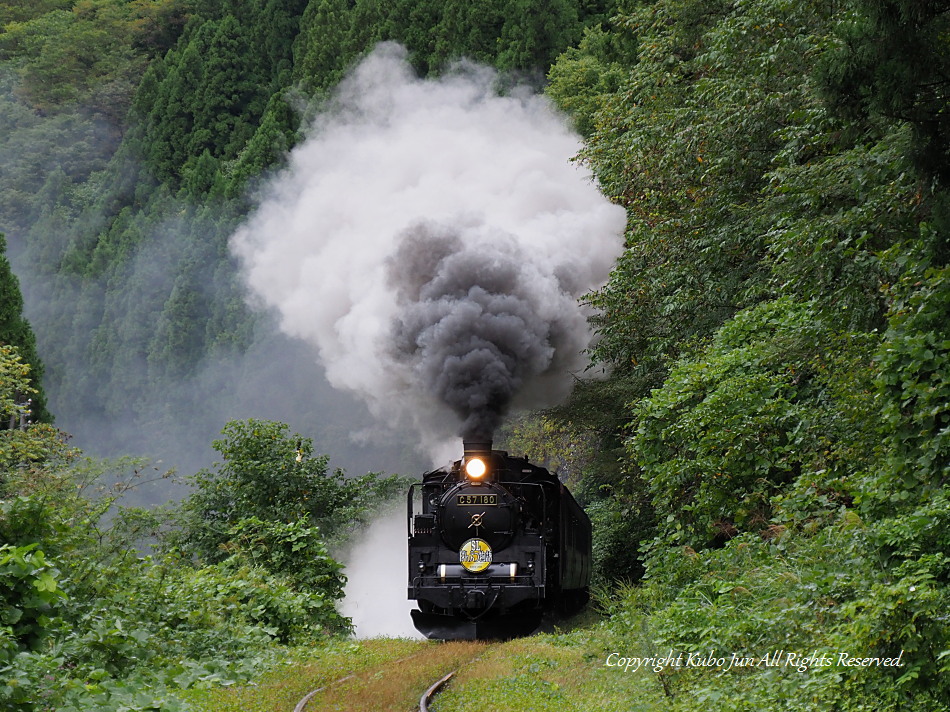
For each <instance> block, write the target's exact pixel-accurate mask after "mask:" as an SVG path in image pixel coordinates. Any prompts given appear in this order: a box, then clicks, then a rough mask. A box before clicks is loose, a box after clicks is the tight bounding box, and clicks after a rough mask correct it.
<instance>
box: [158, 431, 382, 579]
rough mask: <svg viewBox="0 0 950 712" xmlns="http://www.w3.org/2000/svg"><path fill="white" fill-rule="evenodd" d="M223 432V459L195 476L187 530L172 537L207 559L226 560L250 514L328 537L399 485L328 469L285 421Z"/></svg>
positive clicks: (185, 510)
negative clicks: (315, 528) (309, 528)
mask: <svg viewBox="0 0 950 712" xmlns="http://www.w3.org/2000/svg"><path fill="white" fill-rule="evenodd" d="M222 433H223V435H224V438H223V439H220V440H215V441H214V443H213V445H214V447H215V449H216V450H217V451H218V452H219V453H220V454H221V456H222V461H221V462H219V463H217V464H216V465H215V467H214V468H213V469H211V470H202V471H201V472H199V473H198V474H197V475H195V477H194V481H193V484H194V492H193V493H192V494H191V495H190V496H189V497H188V499H187V500H185V502H184V503H183V505H182V521H183V530H182V533H181V535H180V537H175V538H174V539H175V543H176V545H178V546H180V547H182V548H183V550H184V551H186V552H188V553H191V554H193V555H195V556H197V557H198V558H199V559H201V560H203V561H208V562H216V561H221V560H223V559H224V558H226V557H227V555H228V543H229V542H230V541H231V539H232V536H233V535H232V533H231V530H232V528H233V527H234V526H235V525H237V524H238V523H239V522H241V521H243V520H247V519H250V518H256V519H258V520H260V521H263V522H282V523H284V524H291V523H294V522H304V523H305V524H306V525H307V526H318V527H319V528H320V531H321V532H322V533H323V535H324V536H325V537H327V538H332V537H334V536H336V535H341V534H343V533H344V532H345V531H346V530H347V528H348V527H350V526H353V525H354V524H355V523H357V522H358V521H359V518H360V517H361V516H362V515H363V514H365V512H366V511H367V510H368V509H370V508H372V507H375V506H377V505H378V504H381V503H382V501H383V500H384V499H385V498H386V496H387V495H388V494H391V493H392V491H393V490H394V488H397V487H398V486H399V482H400V481H399V480H398V478H395V477H391V478H387V479H380V478H379V477H378V476H376V475H373V474H369V475H364V476H362V477H356V478H346V477H345V476H344V473H343V472H342V471H341V470H336V471H334V472H328V470H327V463H328V458H327V457H326V456H323V455H315V454H314V452H313V443H312V441H311V440H310V439H309V438H305V437H302V436H300V435H290V434H289V433H288V428H287V426H286V425H285V424H283V423H275V422H272V421H264V420H247V421H231V422H229V423H228V424H227V425H226V426H225V428H224V430H223V431H222Z"/></svg>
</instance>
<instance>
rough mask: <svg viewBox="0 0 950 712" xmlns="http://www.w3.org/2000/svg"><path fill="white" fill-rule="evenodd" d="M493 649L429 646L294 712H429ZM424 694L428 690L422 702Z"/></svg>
mask: <svg viewBox="0 0 950 712" xmlns="http://www.w3.org/2000/svg"><path fill="white" fill-rule="evenodd" d="M488 647H489V644H486V643H479V642H470V641H455V642H451V643H442V644H440V645H437V646H432V647H428V648H426V649H425V650H422V651H419V652H417V653H413V654H412V655H409V656H407V657H405V658H401V659H399V660H396V661H393V662H389V663H386V664H384V665H381V666H379V667H376V668H373V669H371V670H364V671H362V672H355V673H351V674H349V675H346V676H344V677H340V678H338V679H336V680H334V681H332V682H330V683H328V684H325V685H323V686H321V687H318V688H316V689H314V690H311V691H310V692H308V693H307V694H306V695H304V696H303V697H302V698H300V700H299V701H298V702H297V704H296V706H295V707H294V710H293V712H317V710H319V712H336V711H341V712H342V711H346V712H358V711H360V712H362V711H365V710H373V712H406V710H409V709H412V707H413V705H415V704H418V709H419V710H420V711H421V712H428V710H429V705H430V704H431V703H432V700H433V699H434V698H435V696H436V695H437V694H438V693H439V692H440V691H441V690H442V688H443V687H444V686H445V684H446V683H447V682H448V681H449V680H450V679H451V678H452V677H453V676H454V675H455V673H456V672H458V670H459V669H460V668H461V667H463V666H464V665H466V664H468V663H470V662H472V661H473V660H475V659H476V658H478V657H480V656H481V655H483V654H484V652H485V651H486V650H487V649H488ZM436 678H438V679H436ZM433 679H436V681H435V682H434V683H433V682H432V680H433ZM420 690H425V692H423V693H422V696H421V697H419V691H420Z"/></svg>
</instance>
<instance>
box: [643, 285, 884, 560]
mask: <svg viewBox="0 0 950 712" xmlns="http://www.w3.org/2000/svg"><path fill="white" fill-rule="evenodd" d="M874 343H875V340H874V338H873V336H870V335H869V336H862V335H855V334H847V335H840V334H837V333H836V332H835V331H834V330H832V329H830V328H829V327H828V326H827V325H826V324H824V323H823V321H822V319H821V318H820V317H819V315H818V313H817V311H816V310H815V309H813V308H812V306H811V305H810V304H803V303H798V302H795V301H793V300H790V299H779V300H776V301H773V302H765V303H763V304H761V305H759V306H756V307H753V308H751V309H748V310H746V311H744V312H740V313H739V314H738V315H736V317H735V319H733V320H731V321H730V322H728V323H727V324H726V325H725V326H723V328H722V329H720V330H719V331H718V332H717V333H716V335H715V336H714V337H713V338H712V339H711V340H710V342H709V343H708V344H707V345H705V347H704V348H702V349H697V350H696V351H695V352H694V353H693V354H691V355H688V356H686V357H684V358H683V359H681V360H680V361H679V362H678V363H677V364H676V365H675V366H674V368H673V369H672V370H671V372H670V375H669V377H668V378H667V380H666V382H665V384H664V385H663V387H662V388H660V389H657V390H655V391H653V393H652V394H651V396H650V397H649V398H647V399H645V400H644V401H642V402H641V403H640V404H639V405H638V407H637V409H636V411H635V417H636V420H635V423H634V425H635V426H636V434H635V435H634V436H633V437H632V438H631V440H630V442H629V452H630V456H631V458H633V459H634V461H635V463H636V464H637V465H639V466H640V467H641V468H642V470H643V473H644V475H643V476H644V478H645V479H646V480H647V482H648V483H649V486H650V490H651V492H652V495H653V502H654V505H655V506H656V509H657V516H658V519H659V526H660V530H661V533H662V534H663V536H664V537H665V539H666V541H668V542H676V543H679V544H686V545H690V546H692V547H694V548H699V547H703V546H707V545H709V544H711V543H720V544H721V543H722V542H723V541H725V540H727V539H729V538H730V537H732V536H734V535H735V534H736V533H738V532H739V531H762V530H765V529H767V528H768V527H769V526H770V520H771V517H772V511H773V502H774V499H775V498H776V497H777V496H778V495H780V494H782V493H784V492H787V491H789V490H790V489H791V487H792V485H801V484H802V482H801V481H800V480H801V479H804V482H807V483H808V485H806V486H805V487H804V488H803V490H807V489H808V487H809V486H812V485H813V488H812V496H813V497H814V496H816V495H818V494H819V492H820V493H821V494H822V495H824V496H825V500H826V502H827V506H829V507H831V508H834V507H835V506H836V505H837V504H838V503H840V501H842V500H843V499H845V498H846V497H847V496H848V494H847V487H846V485H845V484H844V482H843V480H844V479H845V478H846V477H847V475H848V474H849V473H851V472H853V471H854V470H855V469H857V468H858V467H860V466H861V465H862V464H865V463H866V462H867V461H868V457H869V454H868V453H867V452H864V451H863V450H864V449H866V448H868V447H870V443H871V442H872V440H873V438H872V437H871V436H870V435H869V434H868V433H867V432H866V431H867V430H868V428H870V427H872V426H873V423H874V421H873V411H871V410H870V408H871V404H872V400H873V399H872V397H871V394H870V393H869V391H870V388H871V383H870V380H869V376H868V375H863V374H862V373H861V372H860V371H850V370H846V367H847V366H849V365H851V364H853V363H855V362H857V363H860V362H861V360H862V359H863V360H864V361H865V362H867V361H869V360H870V357H871V354H872V353H873V351H872V349H873V345H874ZM862 394H863V395H864V397H859V396H862ZM803 475H804V478H802V476H803Z"/></svg>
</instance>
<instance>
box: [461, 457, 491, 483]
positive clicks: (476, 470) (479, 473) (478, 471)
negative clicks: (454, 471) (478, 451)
mask: <svg viewBox="0 0 950 712" xmlns="http://www.w3.org/2000/svg"><path fill="white" fill-rule="evenodd" d="M487 471H488V468H487V467H486V466H485V461H484V460H480V459H479V458H477V457H473V458H472V459H471V460H469V461H468V462H466V463H465V474H466V475H468V476H469V477H471V478H472V479H474V480H477V479H481V478H482V477H484V476H485V473H486V472H487Z"/></svg>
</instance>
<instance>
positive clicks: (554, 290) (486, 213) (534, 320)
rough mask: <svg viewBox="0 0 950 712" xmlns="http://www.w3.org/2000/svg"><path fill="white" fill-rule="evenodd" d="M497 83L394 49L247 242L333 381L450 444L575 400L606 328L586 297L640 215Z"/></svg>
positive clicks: (350, 86) (309, 149) (552, 116)
mask: <svg viewBox="0 0 950 712" xmlns="http://www.w3.org/2000/svg"><path fill="white" fill-rule="evenodd" d="M494 83H495V76H494V74H493V73H492V72H491V71H490V70H487V69H485V68H479V67H474V66H464V67H460V68H459V69H458V70H457V71H456V72H454V73H452V74H450V75H448V76H445V77H443V78H441V79H439V80H436V81H429V80H421V79H419V78H417V77H415V76H414V74H413V72H412V70H411V68H410V67H409V65H408V64H407V62H406V52H405V50H404V49H403V48H401V47H399V46H398V45H393V44H383V45H380V46H379V47H378V48H377V49H376V50H375V51H374V52H373V53H372V54H371V55H370V56H369V57H367V58H366V59H365V60H364V61H363V62H362V63H361V64H360V65H359V66H358V67H357V68H356V69H355V70H354V72H353V73H352V74H351V76H350V77H349V78H348V79H347V80H345V81H344V82H343V84H342V85H341V87H340V89H339V91H338V93H337V95H336V97H335V100H334V102H333V105H332V107H331V108H330V109H329V110H328V111H327V112H326V113H324V114H322V115H321V116H320V117H318V119H317V120H316V121H315V123H314V125H313V127H312V130H311V135H310V138H309V139H308V140H307V141H305V142H303V143H302V144H301V145H299V146H298V147H297V148H296V149H295V150H294V151H293V153H292V155H291V156H290V161H289V165H288V167H287V169H286V170H285V171H284V172H283V173H281V174H280V175H279V176H277V177H276V178H275V179H274V181H273V182H272V183H271V185H270V186H269V188H268V191H267V193H266V195H265V196H264V198H263V200H262V202H261V204H260V206H259V208H258V210H257V211H256V212H255V213H254V214H253V215H252V216H251V218H250V219H249V220H248V222H247V223H246V224H245V225H244V227H242V228H241V229H240V230H239V231H238V232H237V233H236V234H235V235H234V237H233V238H232V249H233V251H234V253H235V254H236V255H237V256H238V257H239V258H240V260H241V262H242V264H243V267H244V270H245V274H246V277H247V281H248V284H249V285H250V287H251V289H252V291H253V292H254V293H255V294H256V295H257V296H258V297H259V298H260V299H261V301H262V302H263V304H264V305H266V306H269V307H272V308H275V309H276V310H277V312H278V314H279V315H280V319H281V328H282V329H283V330H284V331H286V332H287V333H288V334H290V335H292V336H296V337H300V338H303V339H305V340H306V341H308V342H310V343H312V344H313V345H314V346H315V347H316V348H317V350H318V353H319V357H320V360H321V362H322V363H323V365H324V366H325V368H326V371H327V378H328V380H329V381H330V383H331V384H333V385H334V386H335V387H337V388H341V389H346V390H350V391H352V392H355V393H357V394H359V395H360V396H361V397H362V398H363V399H364V400H365V401H366V402H367V404H368V405H369V407H370V409H371V410H372V411H373V413H374V414H375V415H376V416H377V417H379V418H382V419H386V420H390V421H393V422H396V421H409V422H410V423H411V424H412V425H414V426H415V427H416V429H417V430H418V431H419V432H420V434H421V435H422V437H423V438H424V443H423V444H424V445H425V446H427V447H428V449H429V451H430V453H433V454H435V453H436V452H438V449H437V448H438V446H439V445H442V446H443V447H444V446H446V445H449V443H451V445H450V447H451V448H452V450H451V451H449V452H454V451H455V447H456V443H455V441H452V440H451V436H453V435H456V436H457V435H464V436H490V435H491V433H492V432H493V430H494V429H495V427H496V426H497V425H498V423H499V422H500V420H501V418H502V417H503V415H504V414H505V413H506V412H507V411H508V409H509V408H512V407H528V406H535V407H543V406H548V405H552V404H554V403H556V402H557V401H559V400H561V399H562V398H563V397H564V396H565V395H566V394H567V392H568V391H569V389H570V386H571V382H572V376H571V373H572V372H574V371H578V370H580V369H582V368H584V366H585V365H586V363H585V360H584V357H583V353H582V352H583V349H584V348H585V347H586V346H587V344H588V342H589V339H590V336H591V334H590V330H589V327H588V325H587V321H586V318H585V314H584V312H583V310H582V309H581V307H580V306H579V305H578V297H580V296H581V295H583V294H584V293H586V292H587V291H589V290H590V289H592V288H595V287H597V286H599V285H601V284H603V282H604V281H605V279H606V277H607V275H608V272H609V270H610V268H611V266H612V265H613V263H614V261H615V259H616V258H617V256H618V255H619V253H620V251H621V248H622V242H621V239H620V235H621V234H622V231H623V227H624V222H625V214H624V211H623V209H621V208H619V207H617V206H615V205H611V204H610V203H609V202H607V201H606V199H605V198H604V197H603V196H602V195H601V194H600V193H599V191H598V190H597V188H596V186H595V185H594V184H593V182H592V181H591V179H590V176H589V174H588V173H586V172H585V171H584V170H582V169H581V168H579V167H577V166H575V165H573V164H571V163H570V158H571V157H572V156H573V155H575V154H576V153H577V151H578V149H579V148H580V143H579V139H578V137H577V136H576V135H575V134H573V132H572V131H571V130H570V129H569V128H568V127H567V126H566V124H565V122H564V119H563V118H562V117H561V116H559V115H558V114H557V113H556V112H555V111H554V110H553V109H552V107H551V106H550V104H549V102H547V101H546V100H545V99H544V98H543V97H539V96H536V95H532V94H530V93H529V92H527V91H523V92H520V93H519V92H515V93H513V94H510V95H508V96H498V95H497V93H496V92H495V90H494Z"/></svg>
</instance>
